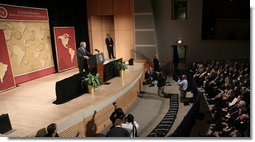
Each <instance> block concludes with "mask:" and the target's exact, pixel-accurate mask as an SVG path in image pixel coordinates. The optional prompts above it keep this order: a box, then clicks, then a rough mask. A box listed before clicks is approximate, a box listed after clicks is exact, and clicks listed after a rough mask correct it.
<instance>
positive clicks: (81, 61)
mask: <svg viewBox="0 0 255 142" xmlns="http://www.w3.org/2000/svg"><path fill="white" fill-rule="evenodd" d="M86 46H87V44H86V42H84V41H82V42H80V47H79V48H78V50H77V56H78V67H79V72H80V73H82V72H85V71H87V70H88V69H89V67H88V63H87V60H88V59H89V56H90V55H92V54H91V53H89V51H88V50H87V49H86Z"/></svg>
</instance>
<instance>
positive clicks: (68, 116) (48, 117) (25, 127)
mask: <svg viewBox="0 0 255 142" xmlns="http://www.w3.org/2000/svg"><path fill="white" fill-rule="evenodd" d="M77 73H78V68H75V69H71V70H68V71H65V72H62V73H55V74H51V75H48V76H45V77H41V78H38V79H35V80H32V81H29V82H26V83H22V84H20V85H19V86H18V87H16V88H14V89H11V90H9V91H5V92H2V93H0V105H1V106H0V114H5V113H8V114H9V117H10V121H11V124H12V128H13V129H12V130H11V131H9V132H7V133H5V134H3V135H0V136H7V137H33V136H35V134H36V132H37V130H39V129H41V128H44V127H47V125H48V124H50V123H52V122H55V123H57V125H58V127H57V131H58V132H59V134H60V136H64V137H72V136H75V135H76V133H77V132H79V133H80V135H79V136H89V135H86V134H87V133H88V128H86V127H87V126H86V125H87V124H88V122H89V121H91V120H92V119H93V121H94V123H95V126H96V130H97V131H96V133H97V132H100V131H101V130H103V129H104V128H105V127H107V126H108V125H110V120H109V116H110V114H111V113H112V111H113V110H114V108H113V105H112V102H114V101H117V103H118V104H119V105H120V107H122V108H123V109H124V110H127V109H128V108H129V106H131V105H132V104H133V102H134V101H135V100H136V98H137V93H138V92H139V90H140V85H141V82H142V79H143V63H134V65H133V66H128V69H127V70H126V71H125V75H124V77H123V78H121V77H115V78H113V79H111V80H109V81H108V82H110V83H111V84H109V85H101V86H100V87H98V88H96V89H95V94H94V95H91V94H88V93H86V94H84V95H81V96H79V97H78V98H75V99H73V100H71V101H69V102H66V103H64V104H60V105H55V104H53V103H52V102H53V101H55V100H56V93H55V84H56V82H57V81H60V80H62V79H64V78H67V77H70V76H72V75H75V74H77ZM127 99H128V101H127ZM95 111H96V113H95V115H94V117H92V116H93V114H94V112H95Z"/></svg>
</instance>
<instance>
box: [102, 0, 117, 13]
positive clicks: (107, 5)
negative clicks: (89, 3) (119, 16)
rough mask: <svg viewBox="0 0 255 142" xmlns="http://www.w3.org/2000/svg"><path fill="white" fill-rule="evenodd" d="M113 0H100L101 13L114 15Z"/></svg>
mask: <svg viewBox="0 0 255 142" xmlns="http://www.w3.org/2000/svg"><path fill="white" fill-rule="evenodd" d="M113 5H114V3H113V0H100V10H101V12H100V14H101V15H113V14H114V9H113Z"/></svg>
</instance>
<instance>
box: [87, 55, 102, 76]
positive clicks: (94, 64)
mask: <svg viewBox="0 0 255 142" xmlns="http://www.w3.org/2000/svg"><path fill="white" fill-rule="evenodd" d="M104 61H105V60H104V54H103V53H98V54H94V55H92V56H90V57H89V59H88V65H89V66H90V68H96V71H97V73H99V77H100V79H101V80H102V81H104Z"/></svg>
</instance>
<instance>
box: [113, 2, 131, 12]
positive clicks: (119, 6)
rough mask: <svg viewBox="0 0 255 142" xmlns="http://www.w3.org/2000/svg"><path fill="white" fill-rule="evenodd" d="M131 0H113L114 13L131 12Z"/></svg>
mask: <svg viewBox="0 0 255 142" xmlns="http://www.w3.org/2000/svg"><path fill="white" fill-rule="evenodd" d="M131 1H132V0H115V15H128V14H130V13H131V10H132V8H131Z"/></svg>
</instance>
